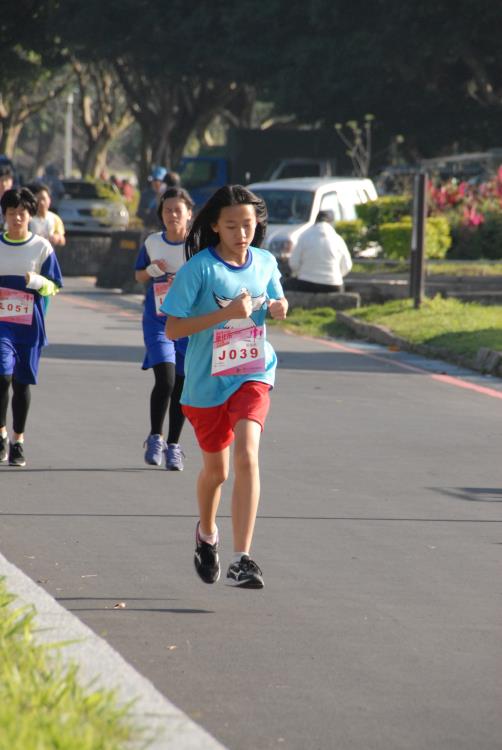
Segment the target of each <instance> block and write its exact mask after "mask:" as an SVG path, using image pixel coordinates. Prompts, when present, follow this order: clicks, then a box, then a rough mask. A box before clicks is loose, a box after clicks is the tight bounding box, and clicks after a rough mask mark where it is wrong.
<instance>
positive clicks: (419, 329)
mask: <svg viewBox="0 0 502 750" xmlns="http://www.w3.org/2000/svg"><path fill="white" fill-rule="evenodd" d="M349 312H350V315H352V316H354V317H356V318H358V319H359V320H363V321H365V322H366V323H377V324H379V325H383V326H386V327H387V328H389V329H390V330H391V331H392V332H393V333H395V334H396V335H397V336H400V337H401V338H404V339H406V340H407V341H410V342H412V343H414V344H427V345H429V346H432V347H435V348H438V349H447V350H449V351H450V352H452V353H454V354H463V355H467V356H471V357H473V356H475V355H476V353H477V351H478V349H479V348H480V347H482V346H483V347H487V348H488V349H494V350H495V351H502V307H501V306H500V305H487V306H484V305H478V304H476V303H473V302H460V301H459V300H456V299H443V298H442V297H440V296H439V295H438V296H436V297H434V299H426V300H424V302H423V304H422V306H421V308H420V309H419V310H415V309H414V307H413V301H412V300H410V299H406V300H393V301H391V302H386V303H385V304H383V305H371V306H369V307H361V308H359V309H357V310H350V311H349Z"/></svg>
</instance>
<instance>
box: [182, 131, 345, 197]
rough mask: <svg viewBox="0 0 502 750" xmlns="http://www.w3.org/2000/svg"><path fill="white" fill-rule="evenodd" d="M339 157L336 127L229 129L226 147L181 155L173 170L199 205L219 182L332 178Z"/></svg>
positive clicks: (340, 155) (219, 185)
mask: <svg viewBox="0 0 502 750" xmlns="http://www.w3.org/2000/svg"><path fill="white" fill-rule="evenodd" d="M326 154H330V156H326ZM340 160H343V154H340V145H339V142H338V139H337V136H336V133H335V131H326V130H292V129H280V130H257V129H256V130H255V129H243V128H234V129H231V130H229V133H228V139H227V145H226V146H225V147H223V148H215V149H214V150H212V151H208V152H206V153H205V154H201V155H200V156H185V157H183V158H182V159H181V161H180V163H179V165H178V170H177V171H178V172H179V174H180V177H181V182H182V185H183V187H185V188H186V189H187V190H188V191H189V192H190V194H191V196H192V198H193V200H194V201H195V204H196V206H197V207H200V206H201V205H203V204H204V203H205V202H206V200H207V199H208V198H209V197H210V196H211V195H212V194H213V193H214V191H215V190H216V189H217V188H219V187H221V186H222V185H228V184H239V185H247V184H248V183H250V182H257V181H262V180H270V179H274V180H276V179H280V178H284V177H331V176H333V175H335V174H336V168H337V162H338V161H340Z"/></svg>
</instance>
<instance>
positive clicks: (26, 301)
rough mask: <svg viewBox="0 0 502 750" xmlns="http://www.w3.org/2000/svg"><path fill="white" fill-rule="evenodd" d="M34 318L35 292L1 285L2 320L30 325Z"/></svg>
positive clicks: (0, 305) (3, 321)
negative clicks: (31, 292)
mask: <svg viewBox="0 0 502 750" xmlns="http://www.w3.org/2000/svg"><path fill="white" fill-rule="evenodd" d="M32 320H33V294H30V293H29V292H20V291H19V290H18V289H7V288H5V287H0V322H1V323H19V324H20V325H23V326H30V325H31V323H32Z"/></svg>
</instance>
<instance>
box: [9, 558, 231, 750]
mask: <svg viewBox="0 0 502 750" xmlns="http://www.w3.org/2000/svg"><path fill="white" fill-rule="evenodd" d="M0 577H5V582H6V586H7V589H8V591H9V592H10V593H11V594H14V595H15V596H16V597H17V599H16V601H15V602H14V606H16V607H18V606H20V605H21V606H23V605H25V606H34V607H35V609H36V611H37V615H36V620H35V622H36V625H37V626H38V630H37V640H38V641H39V642H40V643H58V642H65V643H67V642H68V641H71V643H68V645H65V646H64V647H63V648H62V649H61V651H60V654H61V656H62V657H63V659H64V661H66V662H67V663H70V662H71V663H73V664H78V667H79V681H80V683H81V684H82V685H83V686H85V685H87V684H90V683H91V682H92V683H93V685H94V686H96V687H101V688H103V689H107V690H115V691H117V696H118V700H119V702H120V703H122V704H126V703H129V702H131V701H134V705H133V707H132V708H131V716H132V718H133V720H134V721H135V723H136V724H137V726H139V727H145V729H146V736H147V737H148V738H150V737H151V738H152V739H151V742H150V743H149V744H148V746H147V750H225V749H224V746H223V745H221V744H220V743H219V742H217V741H216V740H215V739H213V738H212V737H211V736H210V735H209V734H208V733H207V732H205V731H204V730H203V729H202V728H201V727H199V726H198V725H197V724H195V723H194V722H193V721H191V720H190V719H189V718H188V717H187V716H186V715H185V714H184V713H183V712H182V711H180V710H179V709H178V708H176V706H174V705H173V704H172V703H170V702H169V701H168V700H167V699H166V698H164V696H163V695H161V694H160V693H159V692H158V690H156V689H155V688H154V686H153V685H152V683H151V682H150V681H149V680H147V679H146V678H145V677H143V676H142V675H140V674H139V673H138V672H136V670H135V669H133V667H131V665H130V664H128V663H127V662H126V661H125V660H124V659H123V658H122V656H120V654H119V653H117V651H115V649H113V648H112V647H111V646H110V645H109V644H108V643H106V641H104V640H103V639H102V638H99V637H98V636H97V635H96V634H95V633H94V632H93V631H92V630H91V629H90V628H88V627H87V626H86V625H84V624H83V623H82V622H81V621H80V620H79V619H77V618H76V617H75V616H74V615H72V614H71V613H70V612H69V611H68V610H66V609H64V608H63V607H61V606H60V605H59V604H58V603H57V602H56V601H55V600H54V599H53V598H52V597H51V596H49V594H47V593H46V592H45V591H44V590H43V589H42V588H40V587H39V586H37V585H36V584H35V583H34V582H33V581H32V580H31V578H29V577H28V576H26V575H25V574H24V573H23V572H22V571H21V570H19V568H17V567H16V566H15V565H12V564H11V563H9V562H8V561H7V560H6V559H5V557H4V556H3V555H2V554H0ZM140 747H141V748H144V744H143V742H141V743H140Z"/></svg>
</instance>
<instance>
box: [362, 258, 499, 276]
mask: <svg viewBox="0 0 502 750" xmlns="http://www.w3.org/2000/svg"><path fill="white" fill-rule="evenodd" d="M409 272H410V266H409V263H408V262H406V261H402V262H399V261H396V262H394V263H392V262H390V263H389V262H385V261H374V262H372V261H364V262H360V261H359V262H358V261H357V260H356V261H355V262H354V265H353V266H352V271H351V273H352V274H356V273H359V274H368V275H371V276H374V275H375V274H379V275H380V274H389V275H391V274H401V273H404V274H408V273H409ZM426 275H427V276H438V275H439V276H443V275H444V276H459V277H460V276H502V262H496V261H492V262H490V261H467V262H465V261H464V262H462V261H453V260H450V261H444V262H441V261H437V262H435V263H431V262H429V263H427V265H426Z"/></svg>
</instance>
